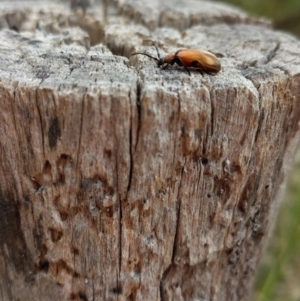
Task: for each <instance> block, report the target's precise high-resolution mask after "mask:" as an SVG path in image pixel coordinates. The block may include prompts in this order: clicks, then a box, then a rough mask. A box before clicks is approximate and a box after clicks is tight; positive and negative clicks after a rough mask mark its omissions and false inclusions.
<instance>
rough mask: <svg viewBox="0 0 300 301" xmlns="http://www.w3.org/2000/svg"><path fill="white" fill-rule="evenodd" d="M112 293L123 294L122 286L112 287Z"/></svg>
mask: <svg viewBox="0 0 300 301" xmlns="http://www.w3.org/2000/svg"><path fill="white" fill-rule="evenodd" d="M112 293H113V294H116V295H120V294H122V287H121V286H117V287H114V288H113V289H112Z"/></svg>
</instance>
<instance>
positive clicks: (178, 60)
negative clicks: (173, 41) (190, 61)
mask: <svg viewBox="0 0 300 301" xmlns="http://www.w3.org/2000/svg"><path fill="white" fill-rule="evenodd" d="M176 60H177V61H176V63H177V64H178V62H179V64H178V65H179V66H183V67H184V69H185V71H186V72H187V73H188V74H189V75H191V72H190V70H189V69H188V67H187V66H186V65H185V64H184V63H183V61H182V59H181V58H180V57H177V58H176ZM174 62H175V61H174Z"/></svg>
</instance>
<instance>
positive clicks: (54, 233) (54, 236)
mask: <svg viewBox="0 0 300 301" xmlns="http://www.w3.org/2000/svg"><path fill="white" fill-rule="evenodd" d="M48 231H49V232H50V237H51V240H52V242H54V243H56V242H58V241H59V240H60V239H61V238H62V236H63V231H61V230H56V229H54V228H51V227H50V228H48Z"/></svg>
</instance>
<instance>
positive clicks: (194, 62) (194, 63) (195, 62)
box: [191, 61, 212, 75]
mask: <svg viewBox="0 0 300 301" xmlns="http://www.w3.org/2000/svg"><path fill="white" fill-rule="evenodd" d="M191 65H192V66H193V67H195V68H197V69H198V71H199V72H200V73H201V75H203V72H205V73H207V74H209V75H212V73H210V72H209V71H207V70H206V69H205V68H204V66H203V65H202V64H201V63H200V62H199V61H193V62H192V64H191Z"/></svg>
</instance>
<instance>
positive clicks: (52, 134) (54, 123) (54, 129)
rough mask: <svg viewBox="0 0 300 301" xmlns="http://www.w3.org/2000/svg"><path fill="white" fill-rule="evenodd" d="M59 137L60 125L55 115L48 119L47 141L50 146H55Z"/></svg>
mask: <svg viewBox="0 0 300 301" xmlns="http://www.w3.org/2000/svg"><path fill="white" fill-rule="evenodd" d="M60 137H61V130H60V125H59V121H58V118H57V117H54V118H52V119H51V121H50V126H49V131H48V141H49V146H50V148H54V147H56V144H57V140H58V139H59V138H60Z"/></svg>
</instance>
